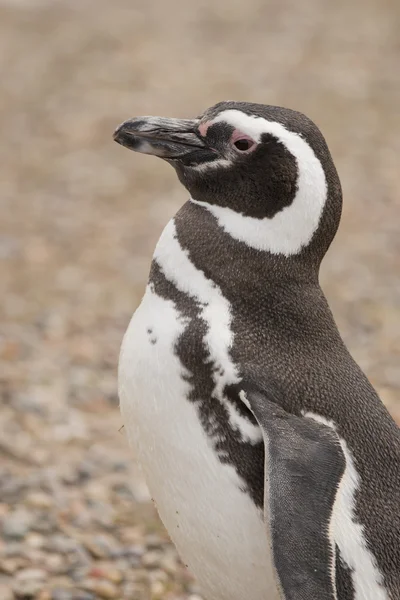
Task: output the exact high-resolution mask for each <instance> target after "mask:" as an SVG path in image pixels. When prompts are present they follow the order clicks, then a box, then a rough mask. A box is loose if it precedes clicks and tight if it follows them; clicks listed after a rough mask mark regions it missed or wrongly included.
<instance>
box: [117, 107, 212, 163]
mask: <svg viewBox="0 0 400 600" xmlns="http://www.w3.org/2000/svg"><path fill="white" fill-rule="evenodd" d="M198 126H199V120H198V119H193V120H189V119H168V118H164V117H136V118H134V119H129V120H128V121H125V122H124V123H122V124H121V125H120V126H119V127H118V128H117V129H116V130H115V132H114V140H115V141H116V142H117V143H118V144H121V145H122V146H125V147H126V148H129V149H130V150H134V151H135V152H142V153H143V154H153V155H154V156H159V157H160V158H163V159H165V160H171V161H172V160H180V159H184V158H188V156H191V155H193V154H197V153H198V152H199V151H200V152H201V151H204V150H206V151H207V153H209V152H210V149H209V148H207V147H206V145H205V143H204V142H203V140H202V139H201V137H200V134H199V132H198Z"/></svg>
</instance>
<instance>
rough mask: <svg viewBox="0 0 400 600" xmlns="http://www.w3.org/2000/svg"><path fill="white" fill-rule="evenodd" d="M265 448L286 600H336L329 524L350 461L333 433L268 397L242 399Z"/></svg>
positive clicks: (268, 506) (268, 501) (268, 508)
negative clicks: (259, 431) (347, 463)
mask: <svg viewBox="0 0 400 600" xmlns="http://www.w3.org/2000/svg"><path fill="white" fill-rule="evenodd" d="M240 396H241V398H242V400H245V401H246V404H248V406H249V408H250V410H251V411H252V412H253V414H254V416H255V418H256V419H257V421H258V424H259V425H260V427H261V429H262V433H263V438H264V445H265V458H266V460H265V477H264V507H265V510H264V514H265V516H266V520H267V519H268V522H267V527H268V528H269V532H270V536H271V544H272V551H273V557H274V564H275V569H276V572H277V576H278V580H279V583H280V587H281V590H282V592H283V598H285V600H309V599H310V598H318V599H319V600H335V598H337V596H336V585H335V547H334V545H333V543H332V541H331V540H330V539H329V529H330V528H329V524H330V519H331V515H332V510H333V504H334V501H335V496H336V492H337V489H338V486H339V482H340V480H341V477H342V475H343V473H344V469H345V457H344V455H343V451H342V448H341V446H340V442H339V439H338V437H337V435H336V433H335V431H334V430H333V429H331V428H330V427H329V426H327V425H324V424H321V423H319V422H317V421H315V420H313V419H309V418H306V417H299V416H297V415H293V414H291V413H288V412H286V411H284V410H283V409H282V408H281V407H280V406H279V405H277V404H275V403H274V402H272V401H271V400H270V399H269V398H268V397H267V396H266V395H265V394H264V393H260V392H258V391H247V390H246V391H244V395H243V392H242V393H241V394H240Z"/></svg>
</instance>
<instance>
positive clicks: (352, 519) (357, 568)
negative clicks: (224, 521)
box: [303, 412, 389, 600]
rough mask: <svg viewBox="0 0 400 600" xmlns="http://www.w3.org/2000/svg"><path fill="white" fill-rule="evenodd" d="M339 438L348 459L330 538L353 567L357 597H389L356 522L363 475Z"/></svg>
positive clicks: (358, 599)
mask: <svg viewBox="0 0 400 600" xmlns="http://www.w3.org/2000/svg"><path fill="white" fill-rule="evenodd" d="M303 416H304V417H307V418H310V419H314V421H317V422H318V423H321V424H323V425H327V426H328V427H330V428H331V429H333V430H334V431H336V427H335V424H334V423H333V422H332V421H329V420H328V419H325V418H324V417H323V416H321V415H318V414H315V413H312V412H304V413H303ZM338 438H339V441H340V445H341V447H342V450H343V454H344V456H345V459H346V468H345V471H344V474H343V477H342V479H341V481H340V484H339V488H338V491H337V494H336V499H335V503H334V506H333V511H332V519H331V524H330V533H331V537H332V540H333V542H334V543H335V544H336V545H337V546H338V548H339V550H340V554H341V556H342V558H343V560H344V561H345V562H346V564H347V565H348V566H349V567H350V569H351V570H352V572H351V577H352V581H353V587H354V600H389V596H388V594H387V592H386V591H385V589H384V587H383V577H382V575H381V573H380V571H379V569H378V565H377V564H376V560H375V557H374V555H373V554H372V552H371V551H370V550H369V548H368V543H367V540H366V538H365V535H364V527H363V525H362V524H361V523H357V516H356V512H355V494H356V491H357V489H358V488H359V486H360V476H359V474H358V472H357V470H356V467H355V464H354V459H353V456H352V454H351V452H350V449H349V447H348V446H347V443H346V441H345V440H344V439H343V438H341V437H340V436H339V435H338Z"/></svg>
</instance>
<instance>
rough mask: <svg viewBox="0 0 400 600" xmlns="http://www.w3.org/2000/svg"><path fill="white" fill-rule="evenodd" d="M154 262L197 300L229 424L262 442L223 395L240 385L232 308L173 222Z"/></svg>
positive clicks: (216, 394) (252, 440)
mask: <svg viewBox="0 0 400 600" xmlns="http://www.w3.org/2000/svg"><path fill="white" fill-rule="evenodd" d="M154 258H155V260H156V261H157V263H158V264H159V266H160V268H161V270H162V271H163V273H164V275H165V276H166V278H167V279H168V280H169V281H171V282H172V283H173V284H174V285H175V286H176V287H177V289H178V290H180V291H181V292H184V293H186V294H188V295H189V296H190V297H191V298H193V299H194V300H196V301H197V302H198V303H199V305H200V307H201V316H202V318H203V319H204V320H205V322H206V323H207V325H208V327H207V333H206V335H205V336H204V344H205V346H206V348H207V351H208V353H209V360H210V362H212V363H213V364H214V366H215V370H214V371H213V379H214V384H215V387H214V392H213V396H214V397H215V398H217V399H218V400H219V401H220V402H222V403H223V404H224V405H225V406H226V408H227V409H228V414H229V420H230V423H231V425H232V427H234V428H235V429H236V430H238V431H239V432H240V433H241V435H242V439H243V441H247V442H250V443H253V444H256V443H258V442H260V441H261V440H262V434H261V430H260V428H259V427H258V425H254V424H253V423H251V422H250V421H249V420H248V419H246V418H245V417H243V416H242V415H241V414H240V413H239V412H238V411H237V410H236V409H235V408H234V406H233V405H232V404H231V403H230V402H228V401H227V399H226V398H225V397H224V394H223V390H224V388H225V386H226V385H228V384H234V383H238V382H239V381H240V378H239V376H238V372H237V368H236V365H235V364H234V363H233V361H232V359H231V356H230V353H229V350H230V348H231V346H232V342H233V333H232V329H231V307H230V304H229V302H228V300H227V299H226V298H225V297H224V296H223V294H222V292H221V289H220V288H219V287H218V286H217V285H216V284H215V283H214V282H213V281H211V279H207V277H206V276H205V275H204V273H203V272H202V271H199V270H198V269H196V267H195V266H194V264H193V263H192V262H191V260H190V258H189V253H188V251H187V250H184V249H183V248H182V247H181V246H180V244H179V241H178V239H177V236H176V228H175V223H174V221H173V219H172V220H171V221H170V222H169V223H168V225H167V226H166V228H165V229H164V231H163V233H162V235H161V237H160V239H159V242H158V244H157V247H156V250H155V253H154Z"/></svg>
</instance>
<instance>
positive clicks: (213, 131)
mask: <svg viewBox="0 0 400 600" xmlns="http://www.w3.org/2000/svg"><path fill="white" fill-rule="evenodd" d="M114 139H115V141H117V142H118V143H120V144H122V145H124V146H127V147H128V148H130V149H132V150H136V151H138V152H143V153H146V154H153V155H156V156H159V157H161V158H163V159H164V160H166V161H167V162H168V163H170V164H171V165H172V166H173V167H174V168H175V170H176V172H177V175H178V177H179V179H180V181H181V183H182V184H183V185H184V186H185V187H186V189H187V190H188V191H189V193H190V196H191V201H192V202H194V203H196V204H199V205H201V206H203V207H204V208H205V209H207V210H209V211H210V212H211V213H213V215H214V216H215V217H216V218H217V220H218V222H219V224H220V225H221V227H222V228H223V229H224V230H225V231H226V232H227V233H229V234H230V235H231V236H232V237H234V238H235V239H237V240H239V241H242V242H243V243H245V244H247V245H248V246H250V247H253V248H255V249H257V250H264V251H268V252H270V253H272V254H281V255H285V256H291V255H296V254H299V253H306V254H308V255H310V256H313V258H314V259H315V258H317V261H319V260H320V259H321V258H322V256H323V255H324V254H325V252H326V250H327V248H328V247H329V245H330V243H331V241H332V239H333V237H334V235H335V233H336V230H337V227H338V224H339V220H340V214H341V204H342V194H341V186H340V181H339V178H338V175H337V172H336V169H335V166H334V163H333V160H332V158H331V155H330V153H329V150H328V147H327V144H326V142H325V140H324V137H323V136H322V134H321V132H320V130H319V129H318V127H317V126H316V125H315V124H314V123H313V122H312V121H311V120H310V119H308V118H307V117H306V116H304V115H303V114H301V113H299V112H296V111H294V110H290V109H287V108H281V107H278V106H267V105H262V104H252V103H246V102H220V103H218V104H216V105H215V106H213V107H211V108H209V109H207V110H206V111H205V112H204V113H203V114H202V115H201V116H200V117H197V118H196V119H192V120H187V119H184V120H183V119H182V120H181V119H167V118H161V117H138V118H135V119H130V120H128V121H125V122H124V123H122V125H120V126H119V127H118V129H117V130H116V132H115V133H114Z"/></svg>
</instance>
